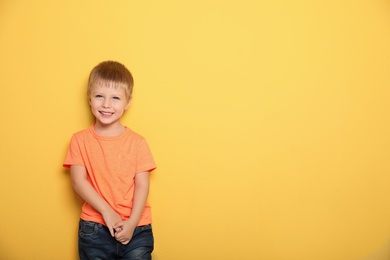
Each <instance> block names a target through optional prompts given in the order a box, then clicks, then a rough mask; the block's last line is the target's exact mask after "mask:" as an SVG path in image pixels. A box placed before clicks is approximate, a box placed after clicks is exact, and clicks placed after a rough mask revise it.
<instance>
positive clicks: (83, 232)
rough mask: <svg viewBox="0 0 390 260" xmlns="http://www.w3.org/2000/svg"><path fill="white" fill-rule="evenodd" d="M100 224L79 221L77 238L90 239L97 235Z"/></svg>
mask: <svg viewBox="0 0 390 260" xmlns="http://www.w3.org/2000/svg"><path fill="white" fill-rule="evenodd" d="M101 226H102V224H99V223H95V222H91V221H84V220H80V224H79V236H80V237H91V236H94V235H96V234H97V233H98V231H99V229H100V228H102V227H101Z"/></svg>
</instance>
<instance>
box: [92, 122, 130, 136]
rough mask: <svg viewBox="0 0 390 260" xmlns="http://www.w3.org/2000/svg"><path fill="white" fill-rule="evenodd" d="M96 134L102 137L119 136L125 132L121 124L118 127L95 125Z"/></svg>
mask: <svg viewBox="0 0 390 260" xmlns="http://www.w3.org/2000/svg"><path fill="white" fill-rule="evenodd" d="M93 129H94V130H95V132H96V133H97V134H98V135H100V136H118V135H120V134H121V133H123V131H124V130H125V127H124V126H123V125H121V124H118V125H102V124H98V123H95V124H94V126H93Z"/></svg>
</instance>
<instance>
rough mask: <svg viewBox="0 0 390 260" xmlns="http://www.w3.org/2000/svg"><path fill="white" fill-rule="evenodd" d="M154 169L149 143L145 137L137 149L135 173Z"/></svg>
mask: <svg viewBox="0 0 390 260" xmlns="http://www.w3.org/2000/svg"><path fill="white" fill-rule="evenodd" d="M154 169H156V164H155V162H154V159H153V155H152V152H151V151H150V148H149V145H148V143H147V142H146V140H145V139H143V140H142V141H141V142H140V144H139V148H138V151H137V164H136V170H135V172H136V173H139V172H146V171H149V172H151V171H153V170H154Z"/></svg>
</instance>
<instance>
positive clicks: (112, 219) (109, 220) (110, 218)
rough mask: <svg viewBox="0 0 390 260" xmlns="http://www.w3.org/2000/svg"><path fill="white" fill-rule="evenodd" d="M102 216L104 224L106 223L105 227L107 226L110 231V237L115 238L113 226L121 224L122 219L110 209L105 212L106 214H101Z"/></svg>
mask: <svg viewBox="0 0 390 260" xmlns="http://www.w3.org/2000/svg"><path fill="white" fill-rule="evenodd" d="M102 216H103V219H104V222H106V225H107V227H108V229H109V230H110V233H111V236H112V237H114V236H115V232H114V230H115V228H114V226H115V224H116V223H119V222H122V218H121V217H120V216H119V214H118V213H116V212H115V211H114V210H112V209H110V210H107V211H106V212H104V213H102Z"/></svg>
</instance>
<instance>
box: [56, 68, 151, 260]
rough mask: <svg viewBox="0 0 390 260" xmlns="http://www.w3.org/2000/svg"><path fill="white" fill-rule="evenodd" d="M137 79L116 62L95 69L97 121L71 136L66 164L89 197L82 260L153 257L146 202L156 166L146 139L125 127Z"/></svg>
mask: <svg viewBox="0 0 390 260" xmlns="http://www.w3.org/2000/svg"><path fill="white" fill-rule="evenodd" d="M132 89H133V77H132V75H131V73H130V71H129V70H128V69H127V68H126V67H125V66H124V65H122V64H120V63H118V62H115V61H106V62H102V63H100V64H98V65H97V66H96V67H95V68H94V69H93V70H92V71H91V73H90V76H89V81H88V92H87V95H88V99H89V104H90V107H91V111H92V114H93V115H94V117H95V123H94V124H93V125H92V126H90V127H89V128H87V129H85V130H83V131H80V132H77V133H75V134H74V135H73V136H72V139H71V141H70V144H69V150H68V154H67V156H66V159H65V162H64V167H65V168H68V169H70V176H71V180H72V185H73V188H74V190H75V191H76V192H77V193H78V194H79V195H80V196H81V197H82V198H83V199H84V200H85V203H84V205H83V207H82V213H81V216H80V224H79V240H78V245H79V255H80V259H81V260H83V259H110V260H111V259H137V260H138V259H139V260H141V259H142V260H143V259H145V260H146V259H151V253H152V251H153V248H154V239H153V233H152V227H151V210H150V206H149V204H148V203H147V197H148V193H149V173H150V172H151V171H152V170H154V169H155V168H156V165H155V163H154V160H153V157H152V154H151V152H150V150H149V147H148V144H147V143H146V141H145V139H144V138H143V137H142V136H140V135H138V134H137V133H135V132H133V131H132V130H130V129H129V128H127V127H125V126H123V125H122V124H121V122H120V119H121V117H122V115H123V113H124V112H125V111H126V110H127V108H128V107H129V105H130V101H131V98H132V96H131V95H132Z"/></svg>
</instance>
